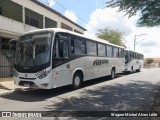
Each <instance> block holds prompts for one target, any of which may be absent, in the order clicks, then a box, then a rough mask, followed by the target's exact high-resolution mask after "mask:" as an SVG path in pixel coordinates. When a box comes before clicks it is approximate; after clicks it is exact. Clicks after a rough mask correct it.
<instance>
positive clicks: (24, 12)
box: [0, 0, 86, 77]
mask: <svg viewBox="0 0 160 120" xmlns="http://www.w3.org/2000/svg"><path fill="white" fill-rule="evenodd" d="M41 28H64V29H68V30H70V31H74V32H77V33H80V34H83V33H84V31H86V29H85V28H83V27H81V26H79V25H78V24H76V23H74V22H73V21H71V20H70V19H68V18H66V17H65V16H63V15H62V14H61V13H59V12H57V11H55V10H53V9H51V8H50V7H48V6H46V5H44V4H43V3H41V2H39V1H37V0H0V77H5V76H10V75H11V74H12V71H11V61H12V60H10V58H11V57H10V55H9V44H8V42H9V40H10V39H12V38H18V37H19V36H20V35H21V34H22V33H24V32H27V31H31V30H35V29H41Z"/></svg>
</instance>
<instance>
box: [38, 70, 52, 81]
mask: <svg viewBox="0 0 160 120" xmlns="http://www.w3.org/2000/svg"><path fill="white" fill-rule="evenodd" d="M49 72H50V70H49V71H45V72H44V73H42V74H41V75H40V76H38V78H39V79H43V78H45V77H46V76H47V75H48V74H49Z"/></svg>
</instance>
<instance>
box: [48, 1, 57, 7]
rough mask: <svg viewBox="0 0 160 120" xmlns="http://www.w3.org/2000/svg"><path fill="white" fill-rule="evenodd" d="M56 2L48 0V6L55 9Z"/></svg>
mask: <svg viewBox="0 0 160 120" xmlns="http://www.w3.org/2000/svg"><path fill="white" fill-rule="evenodd" d="M55 3H56V2H55V1H54V0H48V2H47V4H48V6H49V7H53V6H54V5H55Z"/></svg>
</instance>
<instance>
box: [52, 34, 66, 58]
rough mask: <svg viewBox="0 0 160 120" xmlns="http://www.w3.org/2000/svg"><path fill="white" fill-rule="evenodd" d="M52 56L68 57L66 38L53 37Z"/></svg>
mask: <svg viewBox="0 0 160 120" xmlns="http://www.w3.org/2000/svg"><path fill="white" fill-rule="evenodd" d="M53 57H55V58H64V59H66V58H69V43H68V40H63V39H58V37H55V41H54V46H53Z"/></svg>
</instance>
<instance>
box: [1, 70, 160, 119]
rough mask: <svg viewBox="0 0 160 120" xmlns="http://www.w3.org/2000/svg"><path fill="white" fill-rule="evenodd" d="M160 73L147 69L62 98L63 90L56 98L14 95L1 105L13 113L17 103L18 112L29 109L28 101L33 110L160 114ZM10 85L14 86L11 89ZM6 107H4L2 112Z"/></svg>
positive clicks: (34, 93) (40, 94) (37, 94)
mask: <svg viewBox="0 0 160 120" xmlns="http://www.w3.org/2000/svg"><path fill="white" fill-rule="evenodd" d="M158 73H159V70H158V69H156V70H155V71H154V70H153V71H152V70H149V71H148V70H147V71H145V70H144V71H143V72H140V73H135V74H131V75H126V76H125V75H124V77H119V78H116V79H114V80H111V81H107V82H102V83H99V84H96V85H93V86H89V87H86V88H82V89H80V90H77V91H73V92H68V93H66V92H64V93H63V92H62V93H63V94H60V95H56V94H57V92H59V90H61V89H58V90H57V91H54V90H53V91H50V92H55V95H54V93H48V94H46V93H45V92H44V91H37V90H36V91H28V92H18V93H16V92H15V93H13V94H8V95H2V96H1V97H2V100H1V102H3V101H6V100H7V101H8V103H9V105H8V104H6V105H5V107H6V108H7V105H8V108H9V106H12V108H11V107H10V110H13V108H15V106H14V104H17V103H18V104H20V106H21V107H20V108H19V110H21V109H23V110H27V109H28V106H27V105H26V104H27V103H28V102H29V104H30V105H31V104H32V105H31V106H33V107H32V108H31V109H32V110H42V108H43V110H61V109H62V110H95V108H97V110H112V111H114V110H142V111H144V110H146V111H148V110H155V111H160V92H158V91H159V87H160V86H159V82H158V79H159V78H160V77H159V76H158ZM152 76H154V77H152ZM149 77H150V78H149ZM0 83H1V85H3V87H6V88H8V89H10V90H13V89H15V88H17V86H15V85H14V84H13V81H7V82H4V81H3V82H0ZM9 84H10V85H9ZM12 85H13V86H12ZM10 86H12V88H11V87H10ZM14 86H15V87H14ZM62 91H63V89H62ZM64 91H66V90H64ZM78 91H79V92H78ZM43 93H45V94H43ZM23 103H24V104H23ZM76 103H78V104H76ZM36 104H37V105H36ZM2 105H3V106H4V103H2ZM153 106H154V108H153ZM5 107H3V109H4V108H5ZM104 108H105V109H104ZM16 109H18V108H16ZM8 110H9V109H8ZM153 120H154V119H153Z"/></svg>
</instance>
